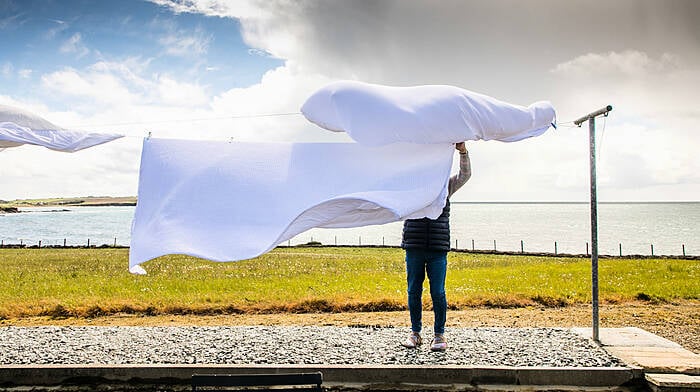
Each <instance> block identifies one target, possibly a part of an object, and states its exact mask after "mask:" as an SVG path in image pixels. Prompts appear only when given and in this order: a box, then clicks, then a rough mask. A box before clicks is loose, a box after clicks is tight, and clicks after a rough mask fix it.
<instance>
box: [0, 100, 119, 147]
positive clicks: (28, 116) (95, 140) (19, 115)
mask: <svg viewBox="0 0 700 392" xmlns="http://www.w3.org/2000/svg"><path fill="white" fill-rule="evenodd" d="M120 137H123V135H118V134H113V133H84V132H78V131H71V130H67V129H64V128H61V127H59V126H57V125H54V124H52V123H50V122H49V121H47V120H45V119H43V118H41V117H39V116H37V115H35V114H32V113H29V112H26V111H23V110H21V109H17V108H13V107H9V106H5V105H0V151H1V150H3V149H5V148H8V147H17V146H21V145H23V144H34V145H38V146H44V147H46V148H50V149H52V150H56V151H64V152H75V151H78V150H82V149H84V148H88V147H92V146H96V145H98V144H102V143H107V142H109V141H112V140H114V139H118V138H120Z"/></svg>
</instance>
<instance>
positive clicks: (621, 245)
mask: <svg viewBox="0 0 700 392" xmlns="http://www.w3.org/2000/svg"><path fill="white" fill-rule="evenodd" d="M619 245H620V257H622V243H620V244H619Z"/></svg>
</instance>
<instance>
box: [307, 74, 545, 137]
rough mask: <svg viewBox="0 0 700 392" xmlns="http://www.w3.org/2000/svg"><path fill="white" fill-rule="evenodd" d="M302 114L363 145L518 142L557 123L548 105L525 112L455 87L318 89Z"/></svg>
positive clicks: (340, 85)
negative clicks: (476, 141) (474, 141)
mask: <svg viewBox="0 0 700 392" xmlns="http://www.w3.org/2000/svg"><path fill="white" fill-rule="evenodd" d="M301 112H302V113H303V114H304V116H305V117H306V118H307V119H308V120H309V121H311V122H313V123H315V124H317V125H318V126H320V127H322V128H325V129H328V130H331V131H338V132H347V133H348V135H349V136H350V137H351V138H352V139H353V140H355V141H357V142H358V143H361V144H365V145H384V144H389V143H396V142H408V143H427V144H432V143H458V142H462V141H465V140H499V141H502V142H514V141H518V140H522V139H525V138H529V137H533V136H538V135H541V134H542V133H544V132H545V131H546V130H547V129H548V128H549V127H550V126H554V124H555V121H556V120H555V117H556V114H555V111H554V107H552V105H551V104H550V103H549V102H547V101H539V102H535V103H533V104H531V105H529V106H527V107H524V106H519V105H513V104H510V103H507V102H503V101H500V100H498V99H495V98H492V97H489V96H487V95H483V94H478V93H475V92H472V91H469V90H465V89H462V88H459V87H454V86H445V85H427V86H415V87H390V86H382V85H377V84H369V83H362V82H356V81H339V82H334V83H331V84H329V85H327V86H325V87H323V88H321V89H319V90H318V91H316V92H315V93H314V94H312V95H311V96H310V97H309V98H308V99H307V100H306V102H305V103H304V104H303V106H302V108H301Z"/></svg>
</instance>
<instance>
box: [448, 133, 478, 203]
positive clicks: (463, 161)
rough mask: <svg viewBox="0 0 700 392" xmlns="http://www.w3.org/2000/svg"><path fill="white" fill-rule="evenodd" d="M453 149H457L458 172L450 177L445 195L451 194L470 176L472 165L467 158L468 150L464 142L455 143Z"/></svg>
mask: <svg viewBox="0 0 700 392" xmlns="http://www.w3.org/2000/svg"><path fill="white" fill-rule="evenodd" d="M455 149H456V150H457V151H459V173H457V174H455V175H454V176H452V177H450V182H449V185H448V187H447V190H448V194H447V197H450V196H452V194H453V193H455V192H457V190H458V189H459V188H461V187H462V185H464V184H465V183H466V182H467V181H468V180H469V178H470V177H471V176H472V165H471V161H470V160H469V151H467V146H466V145H465V144H464V142H461V143H457V144H455Z"/></svg>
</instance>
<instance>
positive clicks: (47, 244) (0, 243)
mask: <svg viewBox="0 0 700 392" xmlns="http://www.w3.org/2000/svg"><path fill="white" fill-rule="evenodd" d="M301 238H302V237H301V236H297V237H295V239H296V240H297V241H295V243H294V244H292V240H291V239H290V240H287V244H286V245H287V246H288V247H291V246H301V245H312V244H313V245H329V244H323V243H322V242H321V241H319V240H318V239H314V237H313V236H311V237H309V238H310V241H309V242H304V241H303V240H301ZM18 241H19V242H18V243H17V242H15V243H11V242H7V241H6V240H5V239H0V248H60V247H64V248H74V247H88V248H90V247H93V248H95V247H110V246H111V247H115V248H116V247H128V245H120V244H119V243H118V238H117V237H113V241H111V244H107V243H106V242H105V243H102V244H100V245H97V244H96V243H95V241H93V240H92V239H90V238H87V239H86V241H85V242H83V243H74V244H69V243H68V240H67V238H63V245H60V240H56V241H57V242H56V243H55V244H52V243H51V241H46V240H38V241H37V242H36V243H31V244H30V243H29V242H26V241H25V240H24V239H19V240H18ZM492 241H493V248H492V249H485V248H481V247H477V246H476V240H475V239H473V238H472V239H471V250H472V251H475V252H476V251H492V252H505V253H508V252H518V251H517V248H515V249H504V248H501V249H499V247H498V242H497V240H495V239H494V240H492ZM333 245H335V246H382V247H395V246H398V245H399V244H391V243H389V244H387V240H386V237H385V236H382V237H381V245H379V242H377V243H373V242H372V241H367V237H366V236H365V241H364V242H363V240H362V236H361V235H359V236H358V237H357V242H355V243H352V242H351V241H347V242H346V243H342V241H341V242H338V236H337V235H335V236H334V237H333ZM617 245H618V246H617V251H618V252H617V256H620V257H623V256H635V255H640V256H662V255H659V254H657V253H655V251H654V244H653V243H651V244H649V253H648V254H646V255H645V254H642V253H636V254H631V253H628V254H626V253H624V252H623V246H622V245H623V244H622V243H621V242H618V244H617ZM685 245H686V244H684V243H683V244H681V245H680V253H679V254H666V255H665V256H683V257H695V256H692V255H690V254H689V253H688V252H687V249H686V246H685ZM453 249H455V250H469V249H466V248H460V246H459V239H458V238H455V239H454V248H453ZM547 252H552V253H553V254H555V255H558V254H560V253H561V252H560V249H559V241H554V246H553V248H552V249H549V250H548V249H529V250H528V252H525V241H524V240H520V250H519V253H522V254H525V253H547ZM563 254H567V253H563ZM568 254H572V253H568ZM573 254H576V253H573ZM583 254H584V255H586V256H589V255H590V250H589V243H588V242H586V243H585V253H583ZM608 256H612V254H610V255H608Z"/></svg>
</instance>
